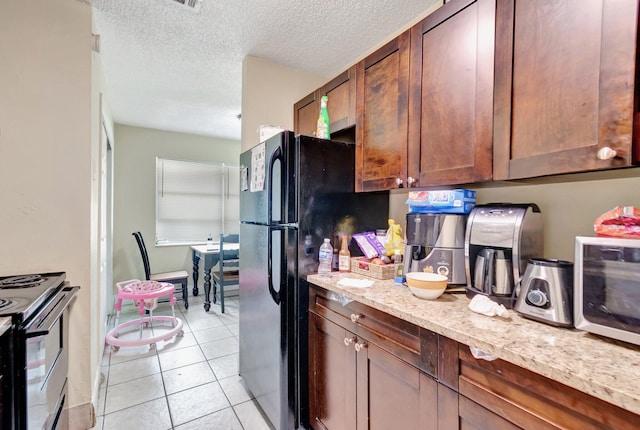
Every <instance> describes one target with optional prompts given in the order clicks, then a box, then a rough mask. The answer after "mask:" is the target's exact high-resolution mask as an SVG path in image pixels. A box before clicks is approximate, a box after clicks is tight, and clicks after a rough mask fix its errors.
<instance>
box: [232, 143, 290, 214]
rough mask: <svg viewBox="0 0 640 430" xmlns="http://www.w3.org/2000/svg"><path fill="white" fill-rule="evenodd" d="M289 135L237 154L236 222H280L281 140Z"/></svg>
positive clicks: (281, 197)
mask: <svg viewBox="0 0 640 430" xmlns="http://www.w3.org/2000/svg"><path fill="white" fill-rule="evenodd" d="M289 133H290V132H284V133H279V134H277V135H275V136H273V137H271V138H270V139H267V140H266V141H265V142H263V143H261V144H259V145H256V146H254V147H253V148H251V149H250V150H248V151H245V152H243V153H242V154H240V222H250V223H256V224H280V223H282V222H283V220H284V196H283V192H284V189H285V187H286V185H285V167H286V165H285V149H286V148H285V141H286V139H287V138H288V135H289Z"/></svg>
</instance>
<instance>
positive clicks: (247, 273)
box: [239, 223, 293, 429]
mask: <svg viewBox="0 0 640 430" xmlns="http://www.w3.org/2000/svg"><path fill="white" fill-rule="evenodd" d="M240 237H241V238H242V246H241V247H240V300H239V303H240V305H239V306H240V327H239V343H240V354H239V355H240V357H239V359H240V361H239V370H240V375H241V376H242V378H243V379H244V381H245V384H246V385H247V387H248V388H249V390H250V391H251V393H252V394H253V395H254V397H255V399H256V401H257V402H258V403H259V405H260V407H261V408H262V410H263V411H264V412H265V414H266V415H267V417H268V418H269V420H270V421H271V423H272V424H273V425H274V427H275V428H276V429H289V428H293V427H292V425H293V414H292V412H291V410H290V409H289V399H290V398H291V396H292V395H293V393H291V392H290V385H291V381H290V380H289V379H290V377H289V372H290V365H289V362H290V360H291V357H290V354H293V351H291V350H290V347H289V346H288V343H289V340H290V335H289V334H288V332H287V331H288V329H289V325H290V323H289V322H288V321H287V320H288V319H290V317H288V316H287V306H286V305H287V301H288V298H287V295H288V294H289V290H288V287H287V268H286V264H287V256H286V229H281V228H279V227H275V226H265V225H257V224H247V223H241V224H240ZM269 261H271V262H272V264H271V267H269Z"/></svg>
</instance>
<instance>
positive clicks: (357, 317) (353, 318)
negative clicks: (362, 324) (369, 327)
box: [351, 314, 362, 323]
mask: <svg viewBox="0 0 640 430" xmlns="http://www.w3.org/2000/svg"><path fill="white" fill-rule="evenodd" d="M361 316H362V315H360V314H351V322H354V323H356V322H358V321H359V320H360V317H361Z"/></svg>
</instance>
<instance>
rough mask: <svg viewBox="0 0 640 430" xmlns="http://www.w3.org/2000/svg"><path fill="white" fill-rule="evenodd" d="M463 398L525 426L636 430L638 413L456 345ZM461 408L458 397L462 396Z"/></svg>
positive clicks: (639, 420) (536, 427)
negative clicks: (457, 347) (484, 358)
mask: <svg viewBox="0 0 640 430" xmlns="http://www.w3.org/2000/svg"><path fill="white" fill-rule="evenodd" d="M459 357H460V379H459V392H460V395H461V399H462V396H464V397H466V398H468V399H471V400H472V401H473V402H475V403H477V404H479V405H480V406H483V407H484V408H486V409H488V410H490V411H492V412H493V413H495V414H497V415H499V416H501V417H502V418H505V419H506V420H508V421H509V422H512V423H514V424H516V425H517V426H519V427H521V428H525V429H557V428H579V429H582V430H586V429H603V428H607V429H617V430H618V429H632V428H634V429H637V428H638V427H637V423H638V422H640V416H638V415H635V414H633V413H632V412H629V411H627V410H624V409H622V408H619V407H617V406H614V405H612V404H610V403H607V402H604V401H602V400H600V399H597V398H595V397H593V396H590V395H588V394H586V393H583V392H580V391H578V390H575V389H573V388H570V387H568V386H566V385H564V384H561V383H559V382H556V381H553V380H551V379H549V378H546V377H544V376H542V375H539V374H536V373H533V372H531V371H528V370H526V369H523V368H521V367H519V366H516V365H514V364H511V363H507V362H505V361H502V360H494V361H486V360H477V359H475V358H474V357H473V355H472V354H471V352H470V351H469V348H467V347H460V348H459ZM460 408H461V411H462V400H461V406H460Z"/></svg>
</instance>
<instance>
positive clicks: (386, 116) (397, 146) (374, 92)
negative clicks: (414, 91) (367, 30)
mask: <svg viewBox="0 0 640 430" xmlns="http://www.w3.org/2000/svg"><path fill="white" fill-rule="evenodd" d="M356 76H357V79H356V115H357V119H356V191H376V190H389V189H392V188H396V187H398V186H399V184H400V185H401V184H402V183H404V182H405V181H406V177H407V175H406V173H407V136H408V134H407V133H408V131H407V130H408V125H407V122H408V114H407V108H408V103H409V100H408V93H409V32H408V31H407V32H405V33H403V34H402V35H400V36H399V37H397V38H396V39H394V40H393V41H391V42H389V43H388V44H386V45H385V46H383V47H382V48H380V49H379V50H377V51H376V52H374V53H373V54H371V55H369V56H368V57H367V58H365V59H364V60H362V61H360V62H359V63H358V64H357V65H356ZM398 181H403V182H402V183H399V182H398Z"/></svg>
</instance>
